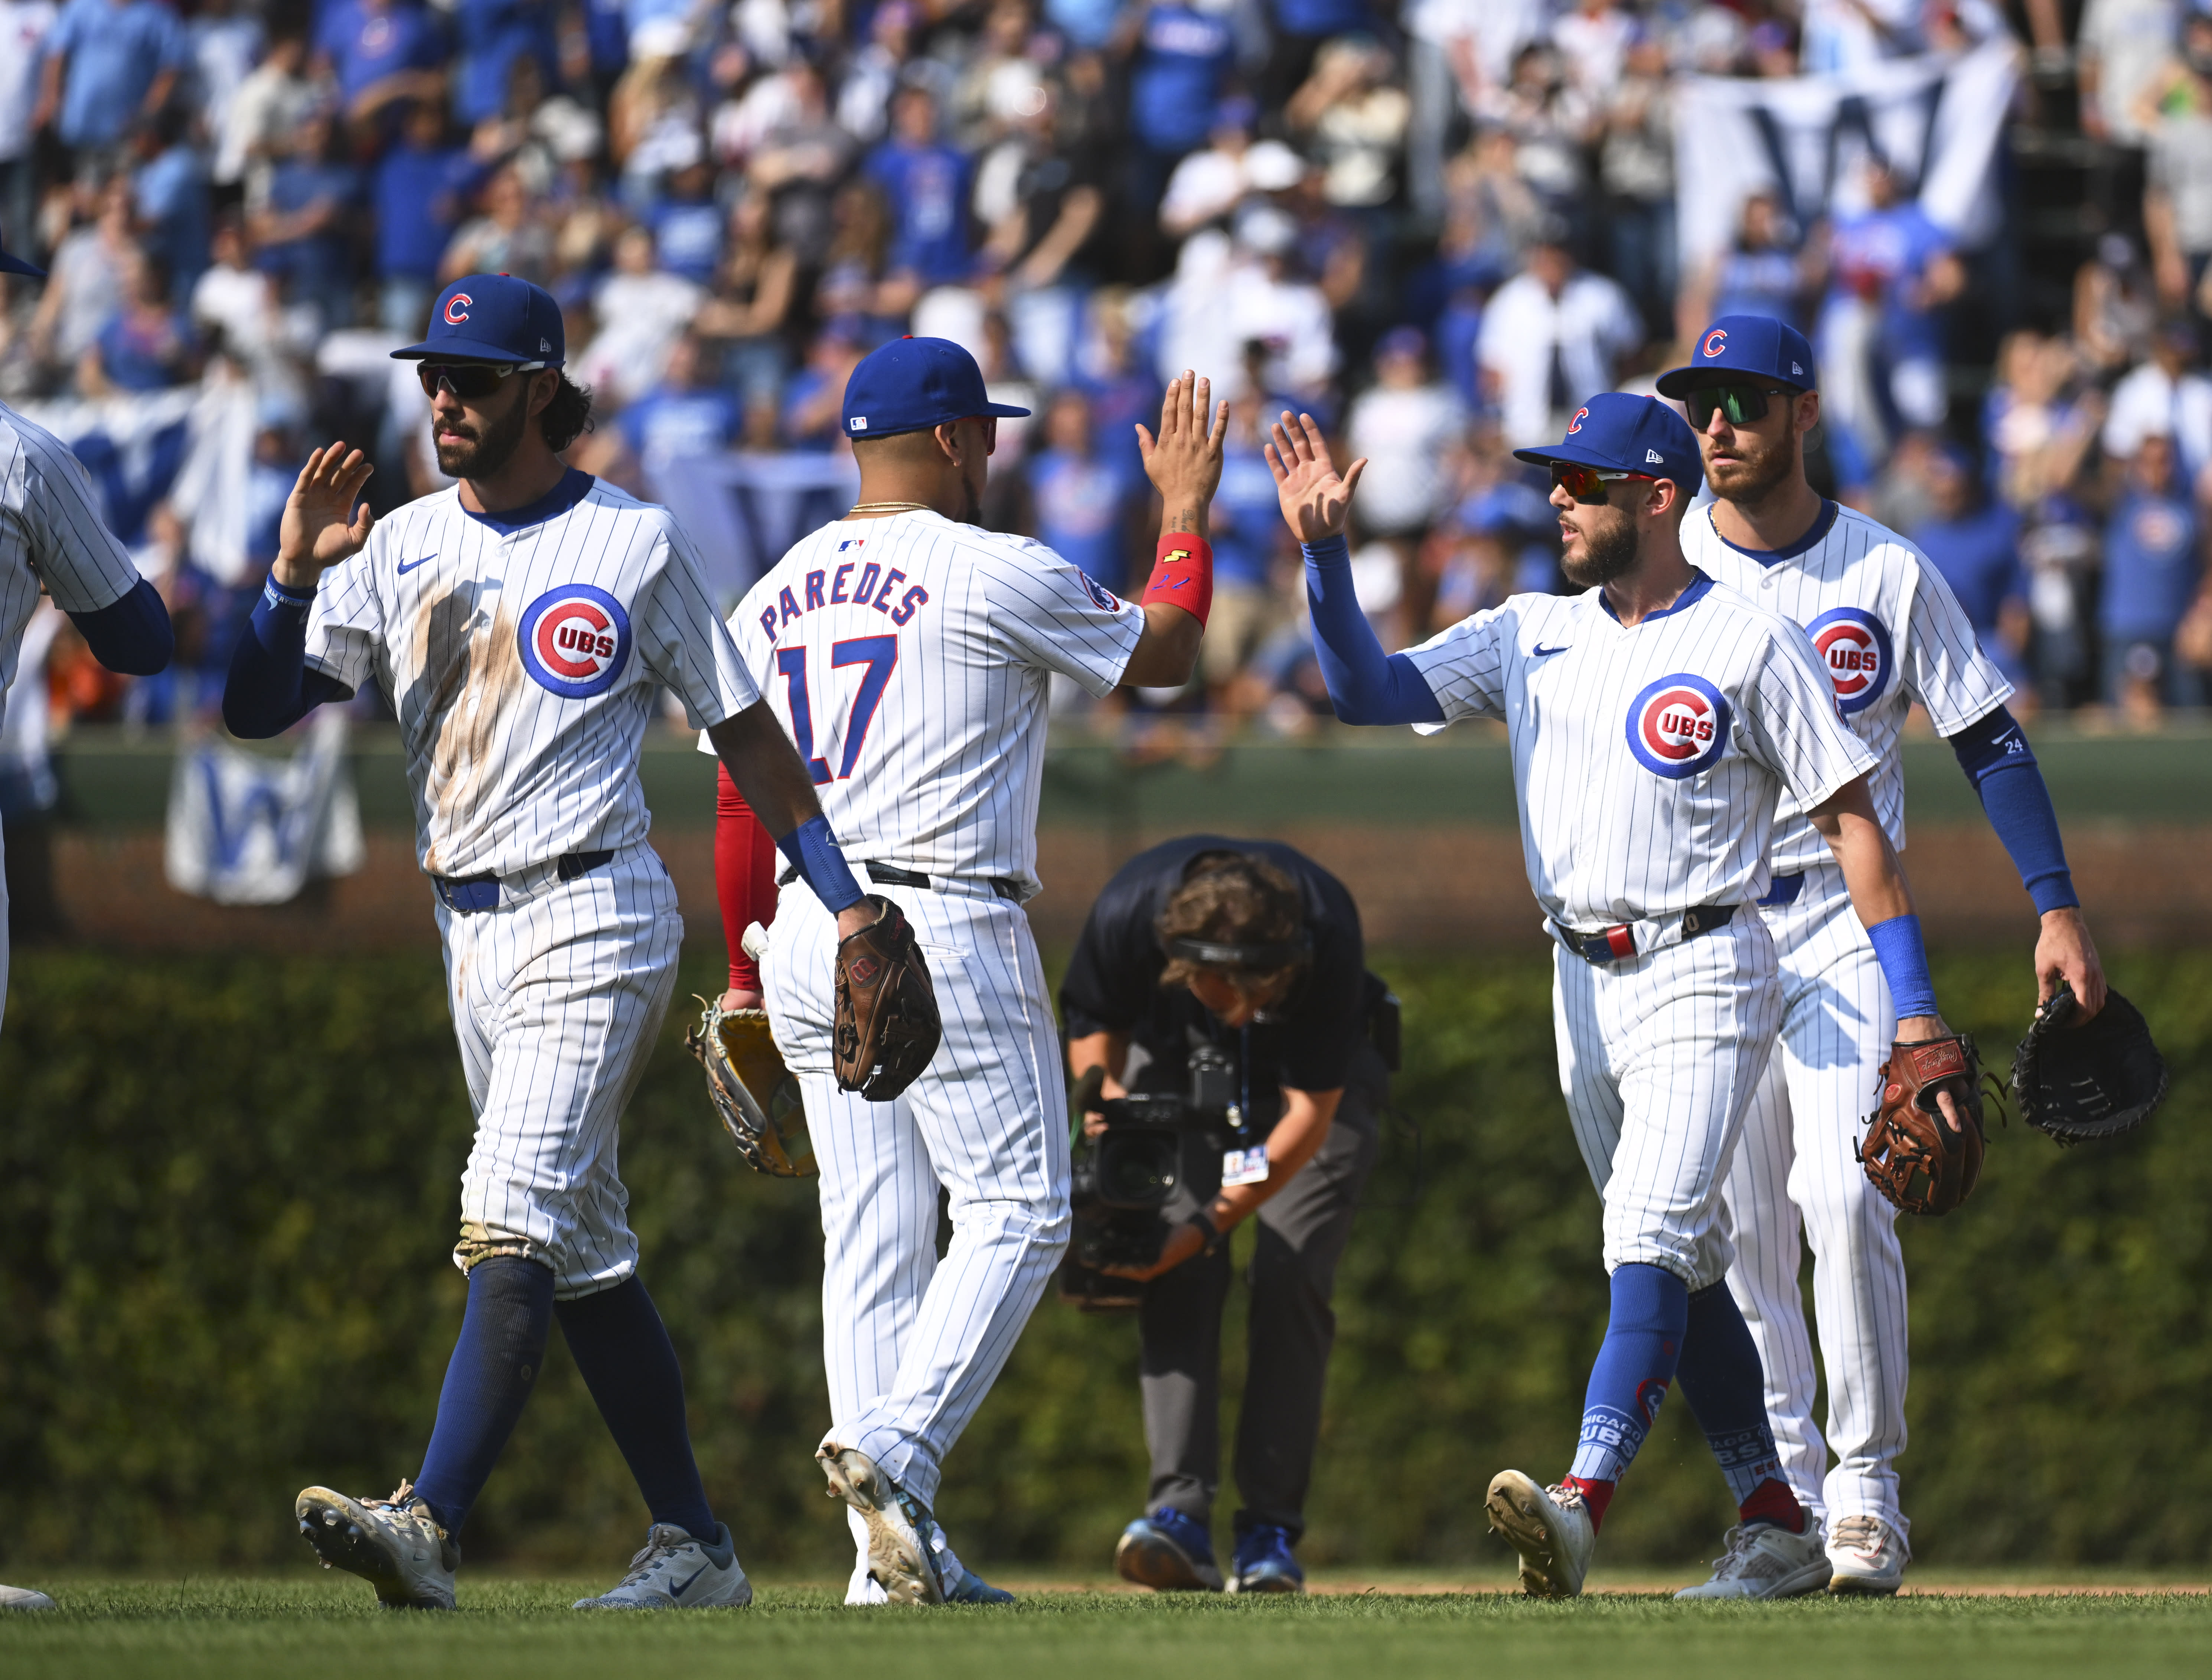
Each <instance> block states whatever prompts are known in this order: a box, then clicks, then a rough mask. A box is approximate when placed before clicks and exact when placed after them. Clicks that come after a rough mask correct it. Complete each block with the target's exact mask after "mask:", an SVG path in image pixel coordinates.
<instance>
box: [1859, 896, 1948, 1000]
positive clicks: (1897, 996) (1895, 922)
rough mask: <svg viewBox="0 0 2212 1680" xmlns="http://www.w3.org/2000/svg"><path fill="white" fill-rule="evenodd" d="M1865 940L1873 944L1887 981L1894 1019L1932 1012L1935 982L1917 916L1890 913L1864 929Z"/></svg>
mask: <svg viewBox="0 0 2212 1680" xmlns="http://www.w3.org/2000/svg"><path fill="white" fill-rule="evenodd" d="M1867 940H1868V942H1869V944H1871V945H1872V946H1873V947H1874V954H1875V961H1876V962H1878V963H1880V964H1881V977H1882V978H1883V979H1885V980H1887V981H1888V982H1889V997H1890V1001H1891V1002H1892V1003H1893V1004H1895V1005H1896V1006H1897V1018H1898V1020H1909V1019H1911V1017H1912V1016H1915V1015H1932V1014H1934V1013H1936V983H1935V981H1934V980H1932V979H1930V978H1929V974H1928V947H1927V946H1926V945H1925V944H1924V943H1923V942H1922V940H1921V937H1920V918H1919V917H1918V916H1892V917H1890V918H1889V920H1888V921H1887V922H1875V924H1874V926H1873V927H1871V928H1868V929H1867Z"/></svg>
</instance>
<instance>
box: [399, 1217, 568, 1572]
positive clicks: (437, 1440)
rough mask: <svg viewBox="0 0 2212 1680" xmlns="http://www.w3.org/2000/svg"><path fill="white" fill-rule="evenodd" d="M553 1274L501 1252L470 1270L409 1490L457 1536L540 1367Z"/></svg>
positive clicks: (549, 1321) (549, 1319)
mask: <svg viewBox="0 0 2212 1680" xmlns="http://www.w3.org/2000/svg"><path fill="white" fill-rule="evenodd" d="M552 1323H553V1274H552V1272H551V1270H550V1269H548V1268H547V1267H544V1266H541V1265H540V1264H538V1262H536V1261H535V1260H524V1259H521V1258H519V1257H514V1256H511V1255H500V1256H496V1257H494V1258H492V1259H489V1260H479V1261H477V1263H476V1264H475V1265H474V1266H472V1267H471V1268H470V1269H469V1306H468V1311H467V1312H466V1313H465V1314H464V1315H463V1317H462V1318H461V1334H460V1338H459V1340H458V1341H457V1342H454V1343H453V1358H452V1359H451V1360H448V1361H447V1365H446V1385H445V1387H444V1388H443V1389H442V1390H441V1391H440V1393H439V1395H438V1421H437V1424H436V1427H434V1428H433V1429H432V1430H431V1432H430V1446H429V1448H428V1451H427V1452H424V1453H423V1455H422V1471H421V1473H420V1474H419V1475H417V1476H416V1478H415V1491H416V1494H418V1495H420V1496H421V1497H422V1498H423V1499H425V1500H428V1501H429V1505H430V1509H431V1510H432V1511H433V1512H434V1513H436V1515H437V1519H438V1521H439V1523H440V1524H441V1525H443V1527H444V1528H445V1531H446V1532H447V1534H449V1535H452V1536H453V1537H456V1538H458V1537H459V1535H460V1531H461V1525H462V1524H464V1523H465V1522H466V1521H468V1519H469V1507H471V1506H472V1505H474V1504H475V1503H476V1502H477V1494H480V1493H482V1492H483V1485H484V1483H485V1482H487V1481H489V1479H490V1476H491V1467H492V1466H493V1465H494V1464H496V1463H498V1462H499V1455H500V1452H501V1449H502V1448H503V1447H505V1446H506V1445H507V1437H508V1436H509V1435H511V1434H513V1433H514V1426H515V1422H516V1421H517V1420H518V1419H520V1417H521V1415H522V1408H523V1406H524V1404H525V1403H526V1402H527V1401H528V1400H529V1398H530V1391H531V1390H532V1388H534V1387H535V1386H536V1385H537V1383H538V1373H539V1372H540V1371H542V1370H543V1369H544V1367H545V1341H546V1336H547V1334H548V1332H549V1331H550V1330H551V1328H552Z"/></svg>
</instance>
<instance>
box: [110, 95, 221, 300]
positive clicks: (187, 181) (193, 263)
mask: <svg viewBox="0 0 2212 1680" xmlns="http://www.w3.org/2000/svg"><path fill="white" fill-rule="evenodd" d="M190 127H191V121H190V119H188V118H187V117H186V116H185V113H183V112H182V111H181V110H179V108H178V107H175V106H173V105H172V106H169V107H166V108H165V109H164V110H163V111H162V113H161V115H160V116H159V117H157V118H155V119H154V120H153V121H152V122H150V123H147V124H144V125H142V126H141V127H140V128H139V130H138V131H137V134H136V135H135V136H134V137H133V138H132V149H133V151H134V152H136V154H137V157H138V160H139V165H138V171H137V174H136V175H135V176H133V177H132V179H131V198H132V201H133V203H132V209H133V210H134V211H135V213H136V215H137V221H138V226H139V229H140V237H141V238H142V239H143V240H144V242H145V246H146V248H147V250H148V251H149V253H152V254H153V255H154V256H155V257H156V258H158V259H160V260H161V265H162V266H163V267H164V268H166V269H167V270H168V271H169V276H170V279H171V283H172V284H173V286H174V288H175V293H176V300H177V301H178V302H179V303H182V302H184V301H185V299H187V298H188V297H190V296H191V292H192V287H193V285H194V284H195V283H197V281H198V279H199V277H200V276H201V275H203V274H204V273H206V272H207V265H208V240H209V239H210V236H211V234H212V233H213V230H214V216H215V206H214V198H213V194H212V192H211V191H210V188H209V186H208V175H207V164H206V162H205V161H204V160H203V159H202V158H201V156H200V155H199V153H198V152H197V151H196V150H195V149H193V148H192V147H191V144H190V143H188V142H187V140H186V138H185V136H186V133H187V131H188V130H189V129H190Z"/></svg>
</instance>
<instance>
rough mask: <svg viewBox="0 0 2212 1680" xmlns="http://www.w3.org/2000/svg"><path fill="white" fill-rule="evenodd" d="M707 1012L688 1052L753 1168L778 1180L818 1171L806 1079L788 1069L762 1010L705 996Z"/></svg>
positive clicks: (688, 1039) (688, 1037)
mask: <svg viewBox="0 0 2212 1680" xmlns="http://www.w3.org/2000/svg"><path fill="white" fill-rule="evenodd" d="M699 1002H700V1004H701V1006H702V1013H701V1014H700V1016H699V1020H698V1021H697V1023H696V1025H694V1026H693V1027H692V1028H691V1030H690V1032H687V1033H685V1034H684V1049H686V1050H690V1052H691V1054H692V1055H694V1056H697V1057H698V1058H699V1065H700V1066H701V1067H702V1068H705V1069H706V1070H707V1094H708V1096H709V1097H711V1098H713V1099H714V1112H715V1113H716V1114H718V1115H720V1116H721V1117H722V1129H723V1130H725V1131H726V1132H727V1133H729V1135H730V1141H731V1142H732V1143H734V1144H736V1145H737V1146H738V1153H739V1154H741V1155H743V1156H744V1158H745V1165H746V1166H750V1168H752V1169H753V1171H754V1172H765V1173H767V1174H768V1175H769V1177H770V1178H811V1177H812V1176H813V1174H814V1172H815V1165H814V1150H813V1147H812V1146H811V1144H810V1143H809V1142H808V1141H807V1140H806V1111H805V1109H804V1108H803V1107H801V1106H800V1105H799V1081H798V1080H795V1079H793V1077H792V1076H791V1074H789V1073H788V1072H787V1070H786V1069H785V1068H784V1065H783V1056H782V1054H781V1052H780V1051H779V1050H777V1049H776V1047H775V1038H772V1037H771V1036H770V1035H769V1027H768V1016H767V1015H766V1014H765V1013H763V1012H762V1011H760V1010H758V1009H725V1008H723V1007H722V1006H721V1005H720V1003H709V1002H708V1001H707V1000H706V999H705V998H703V997H702V998H701V999H700V1000H699Z"/></svg>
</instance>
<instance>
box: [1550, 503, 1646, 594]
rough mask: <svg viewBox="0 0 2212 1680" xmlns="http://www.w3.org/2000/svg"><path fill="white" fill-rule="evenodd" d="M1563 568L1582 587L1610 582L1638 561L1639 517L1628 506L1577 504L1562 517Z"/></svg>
mask: <svg viewBox="0 0 2212 1680" xmlns="http://www.w3.org/2000/svg"><path fill="white" fill-rule="evenodd" d="M1559 535H1560V537H1561V538H1562V539H1564V540H1565V545H1566V546H1565V552H1563V553H1562V554H1561V555H1560V557H1559V567H1560V569H1561V570H1563V571H1564V572H1565V573H1566V575H1567V581H1569V582H1570V583H1572V584H1574V585H1575V586H1577V587H1578V588H1583V589H1589V588H1595V587H1596V586H1597V585H1599V584H1601V583H1610V582H1612V581H1613V579H1615V578H1617V577H1619V576H1620V575H1621V574H1622V573H1624V572H1626V570H1627V569H1629V568H1630V567H1631V566H1633V565H1634V564H1635V563H1636V543H1637V537H1636V517H1635V515H1634V514H1631V513H1630V512H1629V511H1628V509H1627V508H1615V507H1611V506H1602V507H1598V506H1589V505H1587V504H1577V506H1576V507H1575V508H1574V510H1573V513H1572V514H1571V516H1570V515H1567V514H1562V515H1561V516H1560V519H1559Z"/></svg>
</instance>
